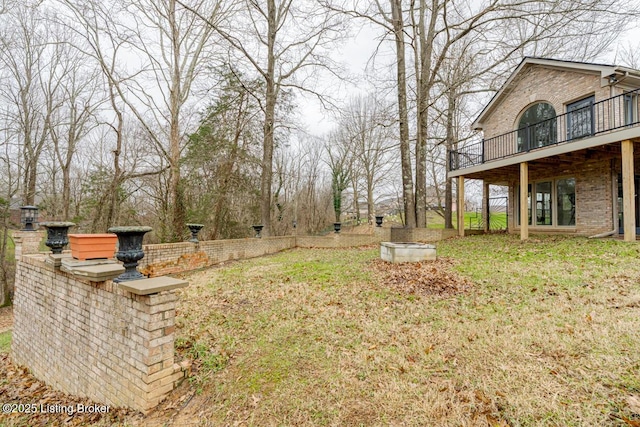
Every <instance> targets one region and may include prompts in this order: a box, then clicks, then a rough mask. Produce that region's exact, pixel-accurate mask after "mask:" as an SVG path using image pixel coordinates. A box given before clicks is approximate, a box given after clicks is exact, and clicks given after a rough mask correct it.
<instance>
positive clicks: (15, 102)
mask: <svg viewBox="0 0 640 427" xmlns="http://www.w3.org/2000/svg"><path fill="white" fill-rule="evenodd" d="M1 18H2V21H3V22H2V28H3V29H2V33H1V34H0V46H1V48H0V64H1V67H0V68H1V69H2V71H0V72H3V73H6V75H5V77H6V81H5V84H3V85H2V87H1V88H0V98H1V99H2V101H3V104H5V106H6V108H5V109H4V112H3V114H5V115H6V116H7V119H8V120H10V121H11V123H12V126H14V128H15V129H17V130H18V132H17V133H16V134H15V138H16V139H17V140H18V141H19V144H20V147H21V148H20V157H21V164H20V168H21V171H20V176H21V181H22V186H21V187H22V190H21V191H22V203H23V204H27V205H33V204H34V203H35V195H36V187H37V180H38V169H39V161H40V157H41V155H42V153H43V150H44V149H45V145H46V144H47V143H48V142H49V141H50V134H51V127H52V120H53V116H54V114H55V112H56V111H57V110H58V109H59V108H60V106H61V104H60V100H61V99H62V97H61V96H59V92H60V91H61V79H60V78H59V76H58V71H59V69H60V68H64V65H65V64H62V60H63V55H61V52H60V51H61V50H62V48H63V46H62V45H61V44H58V43H50V42H49V40H50V38H51V39H53V40H55V37H50V36H52V29H51V27H50V25H49V23H48V22H47V20H46V16H45V15H44V13H43V12H42V11H41V10H40V9H39V8H37V7H29V6H28V5H26V6H25V5H16V6H15V7H14V8H12V9H11V10H9V11H7V13H6V14H4V15H2V16H1Z"/></svg>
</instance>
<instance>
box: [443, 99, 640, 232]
mask: <svg viewBox="0 0 640 427" xmlns="http://www.w3.org/2000/svg"><path fill="white" fill-rule="evenodd" d="M588 99H589V98H587V100H588ZM583 101H584V100H582V101H581V102H582V104H583V105H577V106H576V107H575V108H571V105H570V104H569V105H568V108H567V110H568V112H567V113H565V114H561V115H554V116H553V117H550V118H547V119H545V120H542V121H537V122H533V123H526V125H525V126H522V127H519V128H518V129H516V130H513V131H511V132H507V133H504V134H501V135H498V136H495V137H491V138H487V139H484V140H482V141H478V142H476V143H472V144H468V145H465V146H460V147H454V149H452V150H451V151H450V153H449V165H448V166H449V176H450V177H455V178H457V181H458V206H462V205H463V201H464V180H465V178H469V179H481V180H483V182H484V200H485V209H487V207H486V206H487V200H488V196H489V185H491V184H495V185H505V186H508V187H509V214H510V215H509V217H510V220H509V226H508V229H509V231H510V232H518V231H519V232H520V236H521V238H522V239H527V238H528V235H529V231H532V232H544V233H549V232H561V233H578V234H585V235H605V234H615V233H618V232H620V233H622V234H624V239H625V240H628V241H633V240H635V239H636V235H637V234H638V229H637V227H638V226H640V212H639V210H640V203H639V200H638V195H637V194H636V188H637V187H638V185H639V184H640V171H639V172H636V169H635V166H634V165H635V164H636V163H637V162H639V161H640V146H638V144H637V142H640V120H639V118H638V111H639V106H640V104H639V90H637V89H636V90H630V91H625V92H624V93H622V94H619V95H616V96H612V97H610V98H607V99H604V100H601V101H598V102H593V97H592V99H591V102H583ZM575 104H579V103H575ZM540 105H544V104H541V103H538V104H533V107H531V108H530V110H531V109H532V108H534V107H535V108H538V109H539V110H540V109H541V108H542V107H539V106H540ZM542 113H544V111H542ZM527 114H528V111H525V112H524V114H521V118H520V123H522V122H523V121H524V119H525V118H526V115H527ZM520 189H527V191H520ZM629 212H631V213H632V214H626V213H629ZM458 215H459V216H461V215H463V212H459V213H458ZM521 218H527V220H526V221H521ZM462 223H463V221H462V220H461V218H458V224H462ZM462 228H463V227H461V228H460V229H459V233H460V234H461V235H464V230H463V229H462Z"/></svg>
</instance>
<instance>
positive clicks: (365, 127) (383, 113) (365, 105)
mask: <svg viewBox="0 0 640 427" xmlns="http://www.w3.org/2000/svg"><path fill="white" fill-rule="evenodd" d="M393 123H394V120H393V117H392V115H391V107H390V106H387V105H386V103H385V102H384V100H383V99H381V98H380V97H377V96H376V95H375V94H372V95H369V96H366V97H365V96H358V97H355V98H353V99H351V101H350V103H349V105H348V106H347V107H346V108H345V109H344V110H343V112H342V114H341V118H340V121H339V124H338V126H339V128H340V129H341V130H342V131H343V132H344V133H345V134H346V135H347V137H348V140H349V147H350V150H351V152H352V155H353V163H354V165H353V166H352V174H351V175H352V182H353V181H357V180H359V179H362V180H363V181H364V189H365V196H366V201H367V221H368V222H369V224H372V223H373V221H374V219H375V218H374V217H375V188H376V185H384V184H385V182H384V179H383V177H384V175H386V174H388V172H389V169H390V168H389V167H390V166H391V165H393V161H391V159H390V158H389V153H390V151H391V150H392V149H395V148H397V147H396V146H395V140H394V135H393V133H392V125H393ZM353 186H355V185H354V184H352V187H353ZM356 197H357V195H356V194H355V192H354V198H356Z"/></svg>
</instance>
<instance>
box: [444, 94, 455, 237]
mask: <svg viewBox="0 0 640 427" xmlns="http://www.w3.org/2000/svg"><path fill="white" fill-rule="evenodd" d="M447 98H448V106H447V136H446V138H447V139H446V146H447V150H446V160H445V163H446V169H447V172H448V171H449V167H450V165H449V156H450V153H451V151H452V150H453V146H454V144H455V139H456V136H455V128H454V126H453V122H454V114H455V108H456V93H455V91H453V90H449V91H448V95H447ZM444 228H449V229H452V228H453V185H452V178H447V182H446V184H445V189H444Z"/></svg>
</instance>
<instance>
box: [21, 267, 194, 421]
mask: <svg viewBox="0 0 640 427" xmlns="http://www.w3.org/2000/svg"><path fill="white" fill-rule="evenodd" d="M45 257H46V255H26V256H23V257H22V258H21V259H20V260H19V261H18V262H17V266H16V285H15V298H14V305H13V307H14V308H13V312H14V328H13V342H12V345H11V351H12V357H13V360H14V361H15V362H16V363H18V364H20V365H25V366H27V367H29V369H30V370H31V371H32V372H33V374H34V375H35V376H36V377H37V378H39V379H42V380H43V381H45V382H46V383H47V384H49V385H51V386H53V387H54V388H56V389H58V390H61V391H64V392H66V393H71V394H74V395H79V396H86V397H89V398H91V399H93V400H95V401H97V402H99V403H103V404H107V405H112V406H127V407H131V408H134V409H137V410H140V411H143V412H146V411H148V410H150V409H151V408H153V407H154V406H156V405H157V404H158V403H159V402H160V401H161V400H162V399H163V398H164V397H165V396H166V395H167V393H168V392H169V391H171V390H172V389H173V388H174V386H175V383H176V382H177V381H179V380H181V379H182V378H184V372H183V371H182V370H181V368H180V366H178V365H175V364H174V347H173V344H174V328H175V326H174V319H175V306H176V301H177V298H178V297H177V294H176V293H175V291H165V292H161V293H157V294H152V295H145V296H141V295H134V294H131V293H129V292H127V291H124V290H122V289H119V288H118V286H117V284H114V283H113V282H111V281H105V282H97V283H92V282H89V281H84V280H80V279H77V278H76V277H74V276H72V275H69V274H66V273H64V272H61V271H60V270H56V269H54V268H53V267H52V266H50V265H48V264H46V263H45V262H44V259H45Z"/></svg>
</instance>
